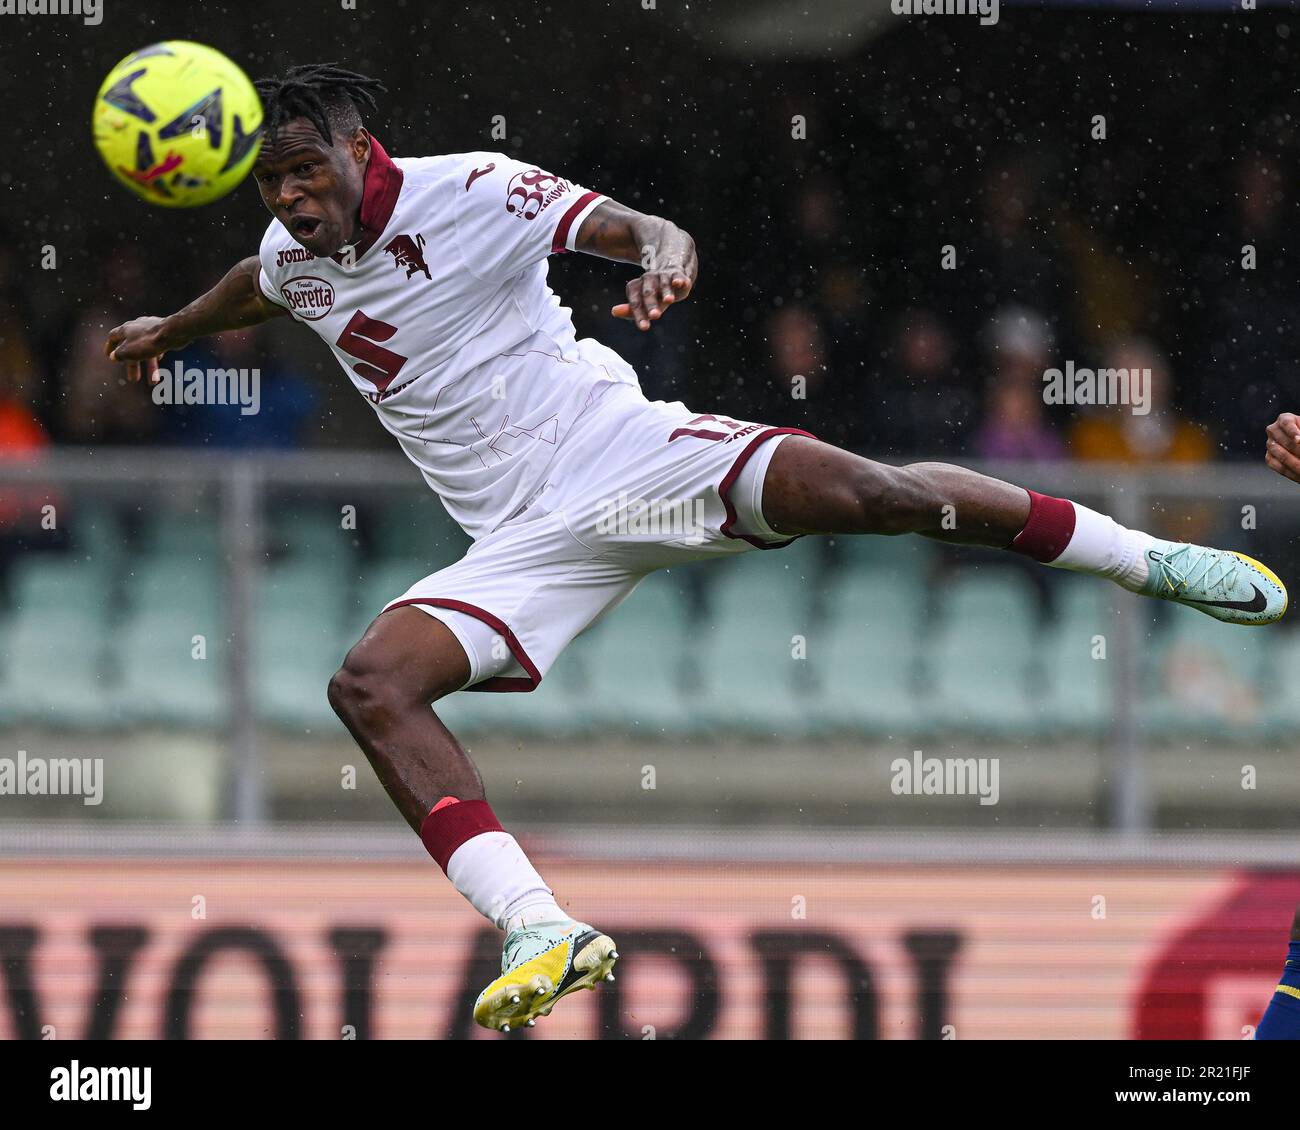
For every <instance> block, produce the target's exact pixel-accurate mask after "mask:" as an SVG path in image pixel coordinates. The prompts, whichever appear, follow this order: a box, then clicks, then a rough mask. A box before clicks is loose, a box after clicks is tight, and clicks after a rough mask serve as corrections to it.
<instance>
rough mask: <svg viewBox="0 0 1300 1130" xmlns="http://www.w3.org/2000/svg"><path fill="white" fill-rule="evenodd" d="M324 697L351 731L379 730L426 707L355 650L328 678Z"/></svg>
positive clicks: (396, 679)
mask: <svg viewBox="0 0 1300 1130" xmlns="http://www.w3.org/2000/svg"><path fill="white" fill-rule="evenodd" d="M327 694H328V696H329V702H330V706H331V707H333V709H334V713H335V714H337V715H338V716H339V718H340V719H341V720H342V721H343V723H344V724H345V725H347V726H348V727H349V728H350V729H354V730H374V729H382V728H383V727H384V726H386V725H387V724H388V723H389V722H390V721H392V719H394V718H396V717H397V716H399V715H400V714H402V713H403V712H404V711H406V710H409V709H411V708H412V707H414V706H420V705H425V706H427V705H428V704H427V703H424V704H421V703H419V702H418V701H417V698H418V696H416V695H414V694H413V693H411V692H410V691H409V690H408V689H407V688H405V687H404V686H403V683H402V680H401V678H400V676H399V675H398V674H397V673H396V672H394V671H392V670H391V669H389V668H388V667H386V666H385V665H384V664H382V663H377V662H374V661H373V660H371V659H370V658H369V657H368V656H366V655H365V654H364V653H363V652H361V649H359V648H355V647H354V648H353V649H352V650H351V651H350V652H348V656H347V658H346V659H344V661H343V665H342V666H341V667H340V668H339V669H338V670H337V671H335V672H334V675H333V676H332V677H331V679H330V681H329V687H328V690H327Z"/></svg>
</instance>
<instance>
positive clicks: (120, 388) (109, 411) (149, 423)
mask: <svg viewBox="0 0 1300 1130" xmlns="http://www.w3.org/2000/svg"><path fill="white" fill-rule="evenodd" d="M146 274H147V272H146V270H145V264H144V260H143V257H142V253H141V252H140V250H139V249H138V248H136V247H135V246H133V245H131V244H127V243H123V244H119V245H117V246H116V247H113V248H112V249H111V250H110V251H109V253H108V254H107V255H106V256H105V257H104V258H103V259H102V260H101V263H100V277H99V283H98V286H96V288H95V292H94V297H93V298H92V300H91V301H89V302H88V303H87V304H86V305H85V306H84V307H83V308H82V310H81V311H80V313H79V314H78V316H77V319H76V322H75V323H74V325H73V327H72V330H71V332H70V333H69V335H68V344H67V349H66V351H65V353H64V355H63V358H62V372H61V374H60V375H61V377H62V387H61V388H60V389H59V394H60V401H59V403H58V404H57V406H56V408H55V411H54V413H53V415H52V420H53V424H54V428H55V430H56V433H57V435H58V438H59V439H61V440H67V441H69V442H72V443H82V444H139V443H144V442H146V441H147V440H149V439H150V438H152V436H153V434H154V432H155V431H156V430H157V419H156V414H155V411H154V408H153V405H152V404H150V402H149V391H148V386H147V384H146V383H144V382H141V383H140V384H132V383H131V382H129V381H128V380H127V379H126V366H125V365H119V364H117V363H116V362H113V361H110V360H109V359H108V358H107V357H106V356H104V342H105V341H106V340H107V338H108V331H109V330H111V329H112V328H113V327H114V326H116V325H120V324H121V323H122V322H125V321H128V320H129V319H131V318H135V317H139V316H140V315H142V314H144V313H146V312H147V311H146V310H142V309H140V308H139V307H138V303H139V302H140V295H141V294H143V293H145V278H146ZM164 360H165V359H164Z"/></svg>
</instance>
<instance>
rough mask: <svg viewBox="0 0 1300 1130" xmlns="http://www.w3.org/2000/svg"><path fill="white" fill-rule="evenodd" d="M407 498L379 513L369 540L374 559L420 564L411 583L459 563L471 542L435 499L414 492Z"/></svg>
mask: <svg viewBox="0 0 1300 1130" xmlns="http://www.w3.org/2000/svg"><path fill="white" fill-rule="evenodd" d="M407 497H408V501H405V502H400V503H395V504H392V505H389V506H387V507H385V508H384V509H382V510H380V511H379V513H378V516H377V518H376V522H375V530H374V537H373V539H372V540H373V545H374V551H375V556H376V557H379V558H385V557H387V558H403V559H408V560H409V559H415V560H418V561H420V562H422V568H421V571H420V572H419V573H417V574H416V576H414V577H412V578H411V579H412V581H414V580H417V579H418V578H419V577H424V576H428V574H430V573H433V572H436V571H437V570H438V569H441V568H443V567H444V566H447V565H450V564H451V563H452V562H453V561H459V560H460V559H461V558H462V557H464V556H465V551H466V550H467V549H469V547H470V539H469V537H468V536H467V535H466V534H465V532H464V531H463V530H462V529H461V528H460V527H459V526H458V525H456V523H455V522H453V521H452V520H451V518H450V517H449V516H448V515H447V512H446V511H445V510H444V509H443V507H442V503H440V502H439V501H438V500H437V499H435V498H431V497H429V496H428V495H427V494H416V493H415V492H411V493H410V494H409V496H407Z"/></svg>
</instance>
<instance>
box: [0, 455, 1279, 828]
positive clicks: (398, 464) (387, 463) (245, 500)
mask: <svg viewBox="0 0 1300 1130" xmlns="http://www.w3.org/2000/svg"><path fill="white" fill-rule="evenodd" d="M910 461H911V460H909V462H910ZM962 462H963V466H968V467H970V468H971V469H973V470H978V471H981V472H983V473H985V474H989V475H992V476H995V477H997V478H1001V479H1006V480H1008V481H1011V482H1016V483H1022V484H1025V485H1027V486H1032V487H1033V488H1034V489H1036V490H1041V491H1044V492H1048V493H1052V494H1058V495H1063V496H1067V497H1077V498H1079V499H1080V500H1086V501H1087V502H1088V504H1090V505H1095V506H1096V507H1097V508H1098V509H1101V510H1103V511H1106V512H1108V513H1109V514H1111V516H1112V517H1114V518H1115V519H1116V521H1118V522H1120V523H1122V524H1124V525H1129V526H1141V525H1143V523H1144V521H1145V519H1146V515H1147V513H1148V511H1149V507H1150V504H1151V503H1152V501H1154V500H1157V499H1159V500H1172V501H1202V502H1204V501H1212V502H1219V503H1222V502H1223V501H1225V500H1227V499H1233V500H1236V499H1246V500H1249V501H1250V502H1251V503H1252V504H1260V503H1265V502H1280V503H1283V504H1285V503H1287V502H1291V501H1294V502H1296V503H1297V504H1298V505H1300V488H1297V487H1296V486H1295V485H1294V484H1291V483H1289V482H1287V481H1285V480H1283V479H1281V478H1279V477H1278V476H1276V475H1274V474H1272V473H1270V472H1268V471H1267V470H1265V469H1264V468H1262V467H1255V466H1250V465H1246V464H1228V465H1222V464H1210V465H1204V466H1198V467H1193V468H1187V469H1183V468H1160V469H1156V470H1142V471H1136V470H1134V469H1133V468H1130V467H1127V466H1116V465H1109V464H1078V463H1071V462H1059V463H1056V462H1053V463H1039V462H1024V463H1005V462H996V463H995V462H980V461H962ZM22 485H26V486H28V487H30V488H32V489H33V490H36V489H42V488H43V489H49V488H94V489H95V491H96V492H102V493H104V494H106V495H110V496H111V495H119V494H121V493H122V492H127V491H129V492H131V496H132V497H133V498H134V499H135V500H136V501H137V502H139V501H140V500H141V499H142V498H146V497H148V496H149V495H150V494H152V493H154V492H158V493H161V494H163V495H165V494H166V493H168V492H170V491H174V490H176V489H177V488H178V487H182V486H183V487H187V488H203V489H205V490H211V491H213V492H214V493H215V495H216V497H217V498H218V499H219V500H220V502H219V507H220V509H219V512H220V524H221V532H222V535H221V536H222V544H223V548H224V553H223V567H224V584H225V590H226V595H227V609H228V611H227V616H228V620H227V628H228V633H229V636H230V639H231V641H232V643H233V645H234V646H232V647H231V649H230V657H229V666H228V671H227V675H228V682H227V688H228V694H227V712H228V725H227V728H226V731H227V735H228V754H229V768H230V811H231V814H232V815H233V817H234V818H235V819H236V820H237V821H239V822H242V823H249V824H255V823H257V822H259V821H261V820H262V819H263V818H264V815H265V811H266V805H265V798H264V795H263V791H262V784H261V780H262V775H261V772H260V768H261V765H260V760H259V754H258V726H257V720H256V715H255V711H254V708H253V700H254V685H253V672H252V665H251V662H250V657H251V656H252V654H253V648H254V643H255V636H256V632H257V624H256V616H255V613H254V595H255V593H256V591H257V584H258V578H259V572H260V570H261V568H262V565H263V561H264V531H263V528H262V515H263V512H264V509H265V508H264V502H265V500H266V497H267V494H268V492H270V491H272V490H277V489H281V490H282V489H285V488H306V489H307V490H309V491H311V492H326V491H328V492H330V493H331V494H336V493H337V492H338V491H339V490H340V489H386V488H393V487H399V488H419V487H421V486H422V481H421V479H420V476H419V474H418V472H417V471H416V470H415V468H414V467H413V466H412V465H411V464H409V463H408V462H407V461H406V460H404V459H403V458H401V457H400V456H398V455H395V454H386V453H385V454H378V453H370V452H352V451H312V452H292V453H245V452H224V453H218V452H191V451H183V450H174V449H111V450H95V451H91V450H82V449H52V450H50V451H49V452H47V453H45V454H43V455H42V456H41V457H40V458H38V459H35V460H32V461H30V462H0V487H5V486H8V487H14V486H22ZM1153 532H1159V531H1153ZM1131 599H1132V598H1131V597H1129V596H1127V594H1125V593H1124V592H1123V591H1122V590H1120V589H1118V588H1116V589H1115V590H1114V601H1113V606H1114V609H1115V610H1116V611H1117V612H1119V611H1120V610H1122V608H1123V607H1124V605H1125V604H1126V603H1127V602H1129V601H1131ZM1113 623H1114V625H1115V636H1114V638H1112V639H1110V640H1109V641H1108V652H1109V655H1110V656H1111V657H1112V659H1113V660H1114V662H1113V663H1112V665H1111V672H1112V680H1113V692H1112V704H1113V709H1112V713H1111V718H1110V724H1109V727H1108V734H1107V739H1106V743H1105V759H1104V780H1105V784H1104V786H1103V796H1102V798H1101V801H1102V807H1103V812H1104V823H1105V824H1106V825H1107V826H1109V827H1112V828H1116V829H1121V830H1124V831H1128V832H1138V831H1143V830H1146V829H1149V828H1150V827H1151V826H1152V810H1151V800H1150V790H1149V788H1148V783H1147V780H1146V774H1145V771H1144V764H1143V760H1144V759H1143V756H1142V753H1143V746H1144V740H1143V733H1142V727H1141V725H1140V722H1139V715H1138V709H1137V695H1138V690H1137V688H1136V680H1135V678H1134V672H1135V669H1136V656H1137V652H1138V648H1139V646H1140V641H1139V638H1138V636H1137V628H1136V620H1135V618H1134V617H1132V616H1125V615H1122V614H1119V615H1116V616H1115V617H1114V620H1113Z"/></svg>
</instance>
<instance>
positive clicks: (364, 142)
mask: <svg viewBox="0 0 1300 1130" xmlns="http://www.w3.org/2000/svg"><path fill="white" fill-rule="evenodd" d="M348 145H349V147H350V148H351V150H352V159H353V160H354V161H356V163H357V164H358V165H362V166H364V165H365V163H366V162H367V161H369V160H370V134H368V133H366V131H365V129H364V127H362V126H357V132H356V133H354V134H353V135H352V139H351V141H349V142H348Z"/></svg>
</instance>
